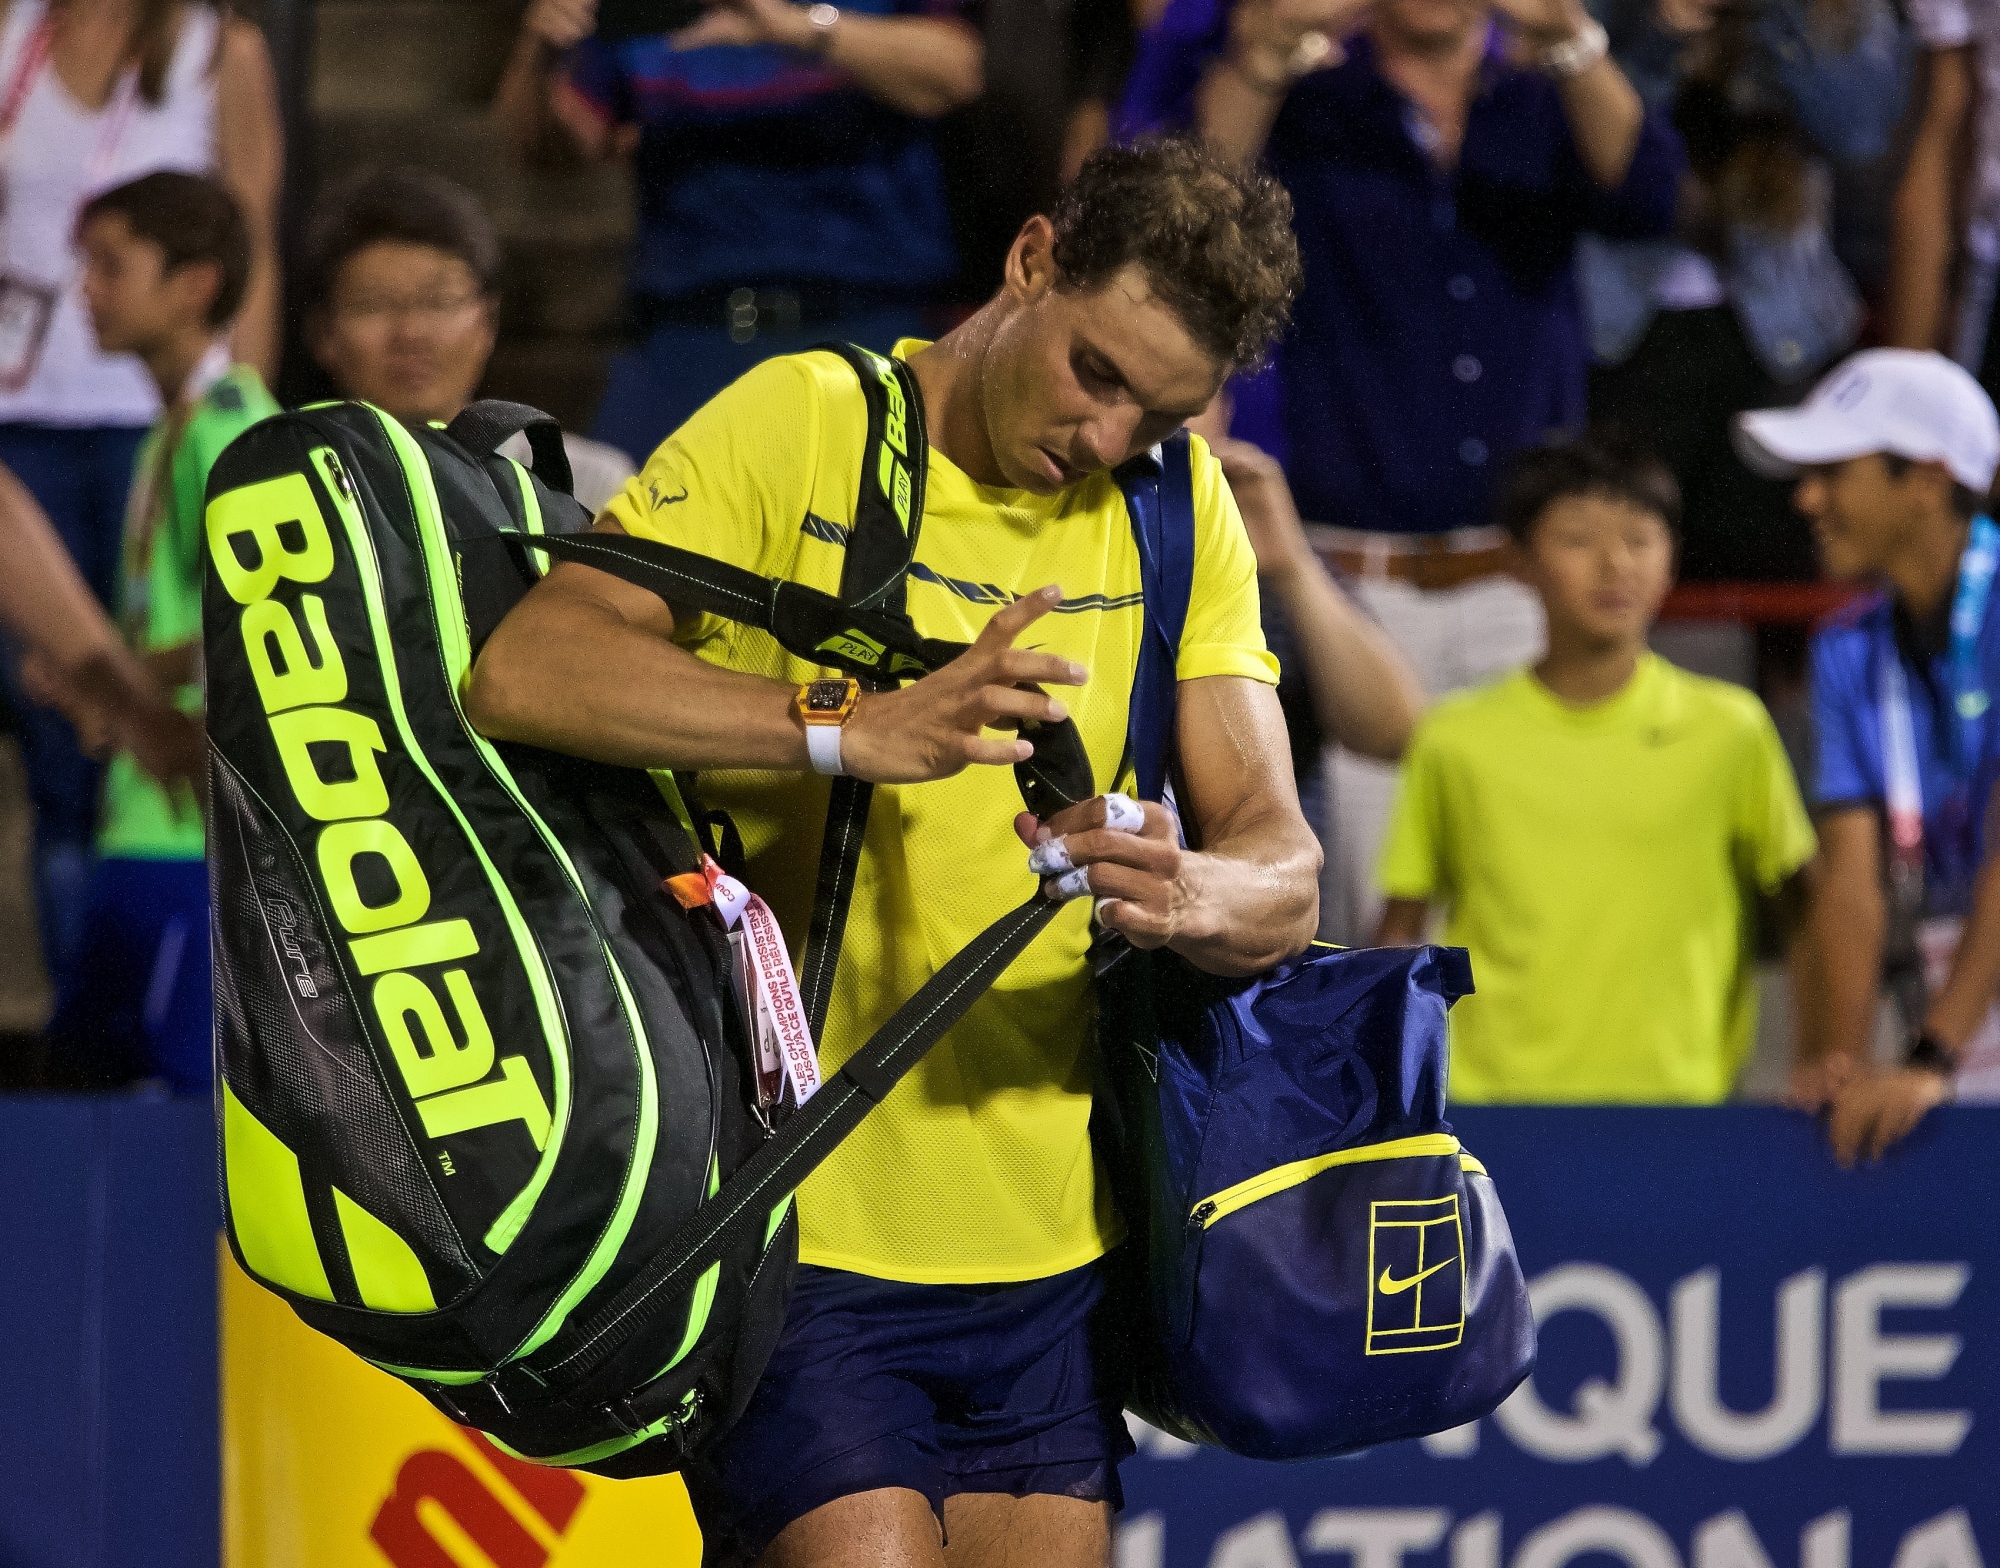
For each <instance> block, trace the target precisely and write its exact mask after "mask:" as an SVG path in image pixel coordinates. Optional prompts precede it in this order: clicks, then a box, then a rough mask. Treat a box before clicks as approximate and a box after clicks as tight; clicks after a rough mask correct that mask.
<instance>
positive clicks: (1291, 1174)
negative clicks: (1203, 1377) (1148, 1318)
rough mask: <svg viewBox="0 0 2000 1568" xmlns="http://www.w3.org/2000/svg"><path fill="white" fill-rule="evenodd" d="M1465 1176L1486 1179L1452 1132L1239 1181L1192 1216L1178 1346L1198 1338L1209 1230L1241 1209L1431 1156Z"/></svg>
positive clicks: (1177, 1304) (1177, 1317) (1178, 1294)
mask: <svg viewBox="0 0 2000 1568" xmlns="http://www.w3.org/2000/svg"><path fill="white" fill-rule="evenodd" d="M1453 1154H1456V1155H1457V1156H1458V1158H1459V1164H1460V1167H1461V1168H1462V1169H1465V1170H1477V1171H1478V1172H1479V1173H1480V1174H1481V1175H1484V1174H1485V1171H1486V1167H1485V1166H1483V1165H1481V1164H1480V1163H1479V1162H1478V1161H1477V1160H1475V1159H1473V1158H1472V1156H1471V1155H1469V1154H1467V1153H1465V1152H1464V1151H1463V1149H1462V1148H1461V1147H1460V1145H1459V1141H1458V1139H1456V1138H1455V1137H1453V1136H1452V1135H1451V1134H1450V1133H1448V1132H1427V1133H1419V1134H1418V1135H1417V1136H1416V1137H1414V1138H1392V1139H1390V1140H1389V1141H1388V1142H1387V1143H1367V1144H1362V1145H1361V1146H1360V1147H1358V1148H1353V1149H1336V1150H1334V1151H1333V1153H1331V1154H1320V1155H1315V1156H1314V1157H1313V1158H1311V1159H1309V1160H1293V1161H1292V1162H1291V1163H1290V1164H1289V1165H1277V1166H1273V1167H1272V1168H1271V1169H1270V1170H1268V1171H1262V1172H1260V1173H1259V1174H1257V1175H1255V1176H1252V1177H1250V1178H1249V1179H1248V1180H1246V1181H1239V1182H1238V1183H1236V1185H1235V1186H1233V1187H1225V1188H1223V1189H1222V1191H1220V1192H1217V1193H1211V1194H1210V1195H1209V1196H1208V1197H1206V1198H1203V1199H1202V1200H1201V1201H1200V1202H1198V1203H1196V1204H1195V1205H1194V1206H1193V1207H1192V1208H1191V1209H1189V1210H1188V1217H1187V1222H1186V1226H1187V1236H1186V1240H1185V1243H1184V1245H1183V1247H1182V1250H1181V1275H1180V1280H1179V1282H1178V1283H1179V1287H1180V1288H1179V1289H1178V1290H1176V1291H1175V1293H1174V1305H1173V1317H1172V1320H1171V1321H1170V1322H1169V1324H1168V1331H1169V1333H1170V1334H1171V1335H1172V1337H1173V1338H1174V1340H1175V1341H1176V1342H1177V1343H1179V1344H1183V1345H1184V1344H1186V1343H1187V1342H1188V1340H1189V1339H1190V1338H1192V1337H1193V1334H1194V1298H1195V1286H1196V1284H1197V1283H1198V1282H1199V1280H1200V1278H1201V1251H1202V1244H1203V1241H1204V1240H1205V1239H1206V1237H1207V1235H1208V1231H1209V1228H1210V1227H1211V1226H1213V1225H1214V1224H1215V1223H1216V1222H1217V1221H1219V1220H1224V1219H1227V1218H1228V1217H1229V1216H1230V1215H1232V1214H1234V1213H1235V1212H1236V1211H1237V1210H1238V1209H1246V1208H1248V1207H1249V1206H1250V1205H1251V1204H1253V1203H1261V1202H1262V1201H1263V1200H1264V1199H1266V1198H1269V1197H1274V1196H1276V1195H1277V1194H1278V1193H1281V1192H1287V1191H1289V1190H1291V1189H1292V1188H1293V1187H1299V1186H1303V1185H1304V1184H1305V1183H1306V1182H1309V1181H1311V1180H1312V1179H1313V1177H1315V1176H1318V1175H1320V1174H1321V1173H1322V1172H1324V1171H1330V1170H1332V1169H1333V1168H1334V1167H1335V1166H1339V1165H1368V1164H1373V1163H1374V1162H1376V1161H1378V1160H1410V1159H1422V1158H1425V1157H1427V1156H1431V1157H1435V1156H1438V1155H1453Z"/></svg>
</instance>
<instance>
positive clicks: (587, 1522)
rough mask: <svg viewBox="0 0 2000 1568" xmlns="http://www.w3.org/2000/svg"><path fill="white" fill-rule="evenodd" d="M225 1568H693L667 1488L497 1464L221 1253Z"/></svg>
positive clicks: (679, 1505) (658, 1481)
mask: <svg viewBox="0 0 2000 1568" xmlns="http://www.w3.org/2000/svg"><path fill="white" fill-rule="evenodd" d="M220 1273H221V1278H222V1530H223V1564H224V1568H384V1565H385V1564H387V1565H389V1568H635V1565H644V1568H696V1565H697V1564H699V1563H700V1561H701V1536H700V1534H699V1532H698V1531H697V1530H696V1529H695V1523H694V1518H693V1516H692V1515H691V1514H690V1513H689V1512H688V1504H687V1492H686V1490H685V1489H684V1488H683V1487H682V1486H681V1483H680V1479H679V1478H678V1477H677V1476H659V1477H656V1478H653V1479H651V1480H645V1481H607V1480H604V1479H602V1478H600V1477H598V1476H593V1475H582V1474H579V1473H578V1472H576V1471H573V1470H549V1469H545V1468H543V1467H542V1466H539V1465H530V1464H523V1463H521V1462H520V1461H519V1460H517V1459H512V1458H509V1457H508V1456H507V1455H505V1454H502V1453H500V1452H499V1451H498V1450H497V1449H495V1448H493V1447H492V1446H491V1445H489V1444H488V1443H486V1442H485V1441H484V1440H483V1439H481V1438H479V1437H478V1436H476V1435H475V1434H473V1433H471V1432H468V1431H466V1430H465V1429H464V1428H462V1427H459V1426H455V1425H453V1424H452V1423H451V1422H450V1421H447V1420H446V1419H445V1418H444V1417H443V1416H441V1415H439V1414H438V1413H437V1411H435V1410H433V1409H432V1408H431V1407H430V1406H429V1405H428V1404H426V1403H425V1402H424V1401H423V1400H422V1399H421V1398H419V1397H418V1396H417V1394H415V1393H414V1392H413V1391H411V1390H410V1389H407V1388H405V1387H404V1386H403V1385H402V1384H401V1383H398V1382H397V1381H396V1380H395V1379H394V1378H392V1377H390V1376H389V1375H388V1374H387V1373H384V1372H377V1371H376V1370H375V1369H374V1368H373V1367H371V1366H368V1365H367V1364H366V1363H365V1362H363V1361H362V1360H361V1359H360V1358H359V1357H357V1356H354V1355H352V1354H350V1353H349V1352H348V1351H346V1350H343V1349H342V1348H341V1347H340V1346H338V1345H336V1344H335V1343H334V1342H333V1341H332V1340H330V1339H327V1338H325V1337H324V1336H322V1335H319V1334H316V1333H314V1332H313V1331H312V1330H311V1329H309V1328H307V1327H306V1326H305V1325H304V1324H303V1323H301V1322H300V1321H299V1320H298V1319H297V1318H296V1317H294V1316H293V1315H292V1312H291V1309H290V1308H289V1307H287V1306H286V1305H285V1304H284V1303H283V1302H282V1301H280V1300H278V1298H277V1297H275V1296H273V1295H271V1294H270V1293H269V1292H268V1291H265V1290H263V1289H261V1288H259V1287H258V1286H257V1285H255V1284H253V1283H252V1282H251V1280H250V1279H249V1278H248V1277H247V1276H246V1275H245V1274H244V1273H243V1271H242V1270H241V1269H239V1268H238V1267H237V1266H236V1261H235V1259H234V1258H232V1257H231V1256H230V1254H229V1249H228V1247H227V1246H226V1245H224V1246H223V1247H222V1248H221V1269H220Z"/></svg>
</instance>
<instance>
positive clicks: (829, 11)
mask: <svg viewBox="0 0 2000 1568" xmlns="http://www.w3.org/2000/svg"><path fill="white" fill-rule="evenodd" d="M802 9H803V10H804V11H805V17H806V36H805V43H804V45H803V47H804V48H805V50H806V51H807V53H809V54H816V55H818V56H819V57H820V58H821V59H825V58H826V56H828V55H830V54H832V53H833V44H834V39H835V36H836V35H837V34H838V33H839V31H840V7H839V6H836V5H828V4H827V3H826V0H818V3H816V4H813V5H808V6H804V7H802Z"/></svg>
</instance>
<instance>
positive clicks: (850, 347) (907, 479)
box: [799, 343, 930, 1042]
mask: <svg viewBox="0 0 2000 1568" xmlns="http://www.w3.org/2000/svg"><path fill="white" fill-rule="evenodd" d="M819 347H820V348H822V349H824V350H826V351H827V352H828V353H832V354H837V355H839V356H840V357H841V358H842V359H844V360H846V361H847V365H848V368H849V369H851V370H852V371H853V372H854V374H855V376H856V377H857V378H858V379H859V380H860V382H861V396H862V399H863V401H864V402H865V403H866V405H867V408H868V435H867V440H866V444H865V445H864V446H863V447H862V449H861V484H860V488H859V490H858V492H857V493H856V495H855V498H854V527H853V529H852V530H851V531H850V532H849V534H848V536H847V558H846V560H845V561H844V562H843V563H842V565H841V569H840V599H841V603H842V604H843V605H845V606H847V607H849V608H851V609H854V610H861V611H874V612H877V613H879V614H882V615H885V616H887V617H889V618H890V619H891V620H893V621H895V622H899V623H901V625H903V626H904V627H906V628H909V629H910V630H911V631H912V632H914V630H915V628H914V627H912V626H911V625H910V617H909V612H908V609H907V608H906V590H907V588H908V586H909V580H910V563H911V562H912V561H914V560H915V559H916V554H917V534H918V531H919V530H920V529H921V528H922V527H923V521H924V481H925V477H926V475H927V473H928V471H929V468H930V443H929V441H928V439H927V438H926V435H925V431H924V402H923V397H922V395H921V393H919V391H918V390H917V380H916V377H915V376H914V375H913V374H912V373H911V371H910V367H909V366H908V365H907V364H905V363H904V362H903V361H902V360H900V359H896V358H894V357H893V356H891V357H887V358H885V357H884V356H882V355H880V354H876V353H872V352H870V351H869V350H867V349H865V348H859V347H857V346H855V345H854V344H852V343H822V344H820V345H819ZM866 684H868V685H870V686H872V687H874V688H875V689H877V690H881V689H884V688H886V687H891V686H894V685H895V684H896V682H895V680H894V679H893V678H892V677H887V676H878V677H876V678H875V679H872V680H867V681H866ZM874 794H875V786H874V785H872V784H868V783H865V782H863V781H862V780H860V779H857V778H853V777H851V776H848V775H842V776H841V777H839V778H836V779H835V780H834V781H833V786H832V788H831V790H830V791H829V792H828V795H827V806H826V833H825V836H824V837H823V838H822V839H821V840H820V849H819V876H818V880H817V882H816V883H815V884H814V887H813V910H812V922H811V924H810V925H809V926H808V927H807V930H806V950H805V956H804V960H803V962H802V963H801V965H800V973H799V998H800V1001H801V1002H802V1003H803V1004H804V1007H805V1010H806V1027H807V1028H808V1029H810V1030H811V1031H812V1037H813V1040H814V1041H815V1042H818V1041H820V1040H823V1039H825V1038H826V1015H827V1012H828V1010H829V1009H830V1008H831V1007H832V1005H833V977H834V972H835V970H836V969H837V968H838V967H839V965H840V948H841V943H842V941H843V940H844V939H845V937H846V935H847V912H848V909H849V908H850V907H851V906H852V904H853V902H854V882H855V878H856V877H857V876H858V875H859V874H860V870H861V846H862V843H863V841H864V840H865V838H866V836H867V826H868V807H869V803H870V802H871V800H872V799H873V798H874Z"/></svg>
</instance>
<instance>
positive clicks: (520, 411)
mask: <svg viewBox="0 0 2000 1568" xmlns="http://www.w3.org/2000/svg"><path fill="white" fill-rule="evenodd" d="M523 432H526V434H527V437H528V452H529V454H530V455H531V456H532V457H533V459H534V469H535V477H536V478H537V479H539V480H541V482H542V483H543V484H545V485H547V486H548V487H549V488H550V489H551V490H560V491H561V492H562V493H563V494H564V495H568V494H570V486H571V483H572V481H571V478H570V471H569V450H568V449H567V448H566V447H565V446H564V445H563V434H562V426H561V425H559V424H557V423H556V421H555V416H554V415H552V414H545V413H543V412H542V411H541V410H540V409H539V408H530V407H529V406H528V405H527V404H526V403H508V402H505V401H503V400H502V399H500V398H492V397H489V398H482V399H481V400H480V401H479V402H477V403H468V404H466V405H465V407H464V408H462V409H460V410H459V411H458V417H457V418H456V419H454V420H452V422H451V423H450V424H448V425H446V426H445V427H444V433H445V434H446V435H448V436H450V437H451V438H452V440H454V441H456V442H457V443H458V444H459V445H460V446H462V447H464V448H466V450H468V451H471V452H477V453H480V454H482V455H483V454H485V453H488V452H491V451H494V450H495V449H497V448H498V447H499V445H500V443H501V442H503V441H506V440H509V439H511V438H512V437H514V436H517V435H520V434H522V433H523Z"/></svg>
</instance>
